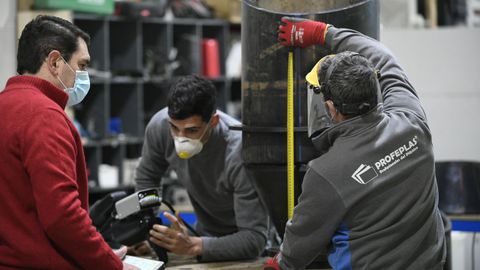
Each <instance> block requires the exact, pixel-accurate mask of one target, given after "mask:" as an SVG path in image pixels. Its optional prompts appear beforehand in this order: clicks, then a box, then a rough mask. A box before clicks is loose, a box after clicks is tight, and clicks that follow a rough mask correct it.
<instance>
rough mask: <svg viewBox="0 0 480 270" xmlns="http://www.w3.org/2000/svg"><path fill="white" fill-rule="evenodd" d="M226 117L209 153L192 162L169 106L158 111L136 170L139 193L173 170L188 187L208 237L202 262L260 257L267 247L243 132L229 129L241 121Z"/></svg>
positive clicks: (206, 150)
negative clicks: (178, 145)
mask: <svg viewBox="0 0 480 270" xmlns="http://www.w3.org/2000/svg"><path fill="white" fill-rule="evenodd" d="M217 112H218V114H219V115H220V121H219V123H218V125H217V126H216V127H215V128H214V129H213V131H212V133H211V135H210V138H209V139H208V141H207V142H206V143H205V145H204V147H203V150H202V151H201V152H200V153H199V154H197V155H195V156H193V157H192V158H190V159H181V158H179V157H178V156H177V153H176V151H175V145H174V142H173V138H172V135H171V133H170V124H169V122H168V119H169V117H168V113H167V108H165V109H163V110H161V111H159V112H158V113H156V114H155V115H154V116H153V118H152V119H151V120H150V122H149V124H148V125H147V128H146V131H145V133H146V134H145V141H144V145H143V150H142V157H141V159H140V163H139V165H138V167H137V169H136V175H135V181H136V184H137V186H136V188H137V189H144V188H151V187H159V185H160V181H161V177H162V175H163V174H164V173H165V171H166V170H167V168H169V167H170V168H172V169H174V170H175V171H176V173H177V175H178V180H179V181H180V182H181V184H182V185H183V186H184V187H185V188H186V190H187V192H188V195H189V197H190V200H191V202H192V204H193V208H194V210H195V214H196V216H197V224H196V230H197V231H198V232H199V233H200V234H201V235H203V237H202V239H203V254H202V256H200V257H199V259H201V260H202V261H216V260H238V259H247V258H254V257H257V256H259V255H260V254H261V252H262V251H263V250H264V248H265V243H266V230H267V214H266V210H265V209H264V208H263V207H262V205H261V203H260V200H259V198H258V196H257V193H256V192H255V189H254V187H253V183H252V182H251V181H253V179H252V177H251V175H250V173H248V172H247V171H246V169H245V167H244V164H243V161H242V158H241V145H242V133H241V132H240V131H231V130H229V128H228V127H229V126H230V125H238V124H239V122H238V121H236V120H235V119H233V118H232V117H230V116H228V115H227V114H225V113H222V112H220V111H217Z"/></svg>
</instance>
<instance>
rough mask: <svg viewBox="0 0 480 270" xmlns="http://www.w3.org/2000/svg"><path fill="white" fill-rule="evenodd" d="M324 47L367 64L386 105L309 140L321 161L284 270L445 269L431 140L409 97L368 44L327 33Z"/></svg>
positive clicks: (342, 32) (298, 212)
mask: <svg viewBox="0 0 480 270" xmlns="http://www.w3.org/2000/svg"><path fill="white" fill-rule="evenodd" d="M325 47H326V48H328V49H330V50H331V51H332V52H333V53H338V52H342V51H354V52H358V53H360V54H362V55H363V56H365V57H366V58H368V59H369V60H370V61H371V62H372V63H373V65H374V66H375V68H376V69H378V70H380V73H381V79H380V86H381V91H382V97H383V105H382V104H379V105H377V107H376V108H375V109H372V110H371V111H370V112H368V113H367V114H364V115H361V116H357V117H354V118H351V119H349V120H346V121H343V122H340V123H338V124H336V125H334V126H333V127H331V128H329V129H327V130H326V131H324V132H323V133H322V134H320V135H319V136H318V137H317V138H316V139H315V140H314V144H315V145H316V146H318V147H319V148H321V149H322V150H325V151H326V153H325V154H323V155H322V156H320V157H319V158H317V159H314V160H312V161H311V162H310V163H309V169H308V171H307V173H306V174H305V177H304V181H303V186H302V190H303V191H302V194H301V196H300V197H299V201H298V205H297V206H296V207H295V210H294V215H293V218H292V219H291V220H289V221H288V223H287V227H286V232H285V237H284V242H283V244H282V246H281V253H280V255H279V258H278V260H279V264H280V266H281V268H282V269H303V268H305V267H306V266H307V265H308V264H309V263H311V262H312V261H313V260H314V259H315V258H316V257H317V256H318V255H321V254H323V255H325V254H327V255H328V260H329V263H330V265H331V266H332V267H333V269H369V270H371V269H399V270H405V269H442V267H443V263H444V261H445V256H446V244H445V237H444V228H443V222H442V218H441V216H440V211H439V209H438V206H437V205H438V190H437V183H436V179H435V167H434V155H433V149H432V148H433V146H432V137H431V134H430V129H429V127H428V125H427V119H426V116H425V113H424V111H423V109H422V106H421V105H420V101H419V99H418V97H417V94H416V92H415V90H414V89H413V87H412V86H411V85H410V83H409V82H408V79H407V76H406V75H405V73H404V71H403V70H402V68H401V67H400V66H399V65H398V63H397V61H396V60H395V58H394V57H393V55H392V54H391V53H390V51H389V50H388V49H386V48H385V47H384V46H383V45H382V44H381V43H380V42H378V41H376V40H374V39H371V38H369V37H366V36H364V35H362V34H360V33H358V32H355V31H353V30H350V29H337V28H335V27H330V28H329V29H328V33H327V36H326V45H325Z"/></svg>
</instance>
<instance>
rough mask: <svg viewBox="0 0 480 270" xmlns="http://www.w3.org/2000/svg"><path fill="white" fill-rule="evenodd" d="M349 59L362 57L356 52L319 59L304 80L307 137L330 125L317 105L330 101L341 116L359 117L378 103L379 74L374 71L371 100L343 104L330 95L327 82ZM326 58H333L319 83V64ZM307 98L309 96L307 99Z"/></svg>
mask: <svg viewBox="0 0 480 270" xmlns="http://www.w3.org/2000/svg"><path fill="white" fill-rule="evenodd" d="M351 57H363V58H365V57H364V56H362V55H361V54H358V53H356V52H342V53H339V54H337V55H327V56H325V57H323V58H322V59H320V61H318V62H317V64H315V66H314V67H313V68H312V70H311V71H310V72H309V73H308V74H307V76H306V77H305V79H306V80H307V84H308V88H309V89H311V90H309V91H308V92H307V102H308V105H309V106H308V108H307V111H308V116H309V118H308V123H309V136H311V135H312V134H313V133H316V134H318V133H319V132H321V131H323V130H324V129H325V128H328V127H329V126H331V125H332V122H331V117H329V113H328V109H327V108H325V111H324V113H322V111H319V109H318V107H320V106H318V105H319V104H325V101H327V100H331V101H332V102H333V104H334V106H335V108H336V109H337V110H338V111H339V112H340V113H341V114H343V115H359V114H363V113H366V112H368V111H369V110H371V109H372V108H373V107H374V106H376V104H377V103H378V102H379V100H380V97H381V94H380V86H379V85H378V78H379V77H380V73H379V72H378V71H376V70H374V72H375V74H376V77H377V94H376V95H375V97H373V98H372V99H371V100H367V101H362V102H358V103H343V102H341V101H340V100H338V98H337V97H334V96H333V95H332V92H331V90H330V86H329V80H330V77H331V76H332V74H333V73H334V71H335V70H336V68H337V66H338V64H339V63H341V62H342V61H343V60H344V59H346V58H351ZM328 58H333V59H332V61H331V63H330V65H329V66H328V69H327V72H326V73H325V79H324V80H323V81H322V82H320V81H319V78H318V73H319V69H320V67H321V64H322V63H323V62H324V61H325V60H326V59H328ZM309 96H311V97H310V98H309Z"/></svg>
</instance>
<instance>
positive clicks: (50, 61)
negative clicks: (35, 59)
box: [45, 50, 62, 77]
mask: <svg viewBox="0 0 480 270" xmlns="http://www.w3.org/2000/svg"><path fill="white" fill-rule="evenodd" d="M61 57H62V55H61V54H60V52H59V51H57V50H52V51H51V52H50V53H49V54H48V55H47V58H46V59H45V62H46V64H47V68H48V70H49V71H50V73H52V74H53V76H55V77H56V76H58V75H59V73H60V66H59V64H58V62H59V61H60V60H61V59H62V58H61Z"/></svg>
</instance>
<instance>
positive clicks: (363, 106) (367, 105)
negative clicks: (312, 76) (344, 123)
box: [313, 52, 380, 115]
mask: <svg viewBox="0 0 480 270" xmlns="http://www.w3.org/2000/svg"><path fill="white" fill-rule="evenodd" d="M347 57H363V58H364V59H366V60H367V61H368V59H367V58H366V57H365V56H363V55H361V54H359V53H357V52H346V53H342V55H340V57H335V58H334V59H333V60H332V63H330V66H329V67H328V69H327V72H326V74H325V79H324V80H323V81H322V82H321V83H320V86H319V87H314V88H313V91H314V92H315V93H316V94H319V93H323V95H324V96H325V100H332V101H333V104H334V105H335V107H337V108H338V110H339V111H340V112H341V113H342V114H344V115H350V114H359V113H364V112H367V111H369V110H370V109H371V108H372V105H373V104H376V103H377V102H378V97H377V98H376V99H375V100H371V102H361V103H353V104H345V103H340V102H338V100H335V99H334V98H333V96H332V93H331V91H330V89H329V84H328V82H329V80H330V76H332V74H333V72H334V71H335V69H336V68H337V66H338V64H339V63H341V62H342V61H343V60H344V59H346V58H347ZM319 68H320V67H319ZM319 71H320V70H319ZM374 72H375V74H376V76H377V79H380V72H379V71H378V70H375V71H374ZM317 76H318V74H317Z"/></svg>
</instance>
